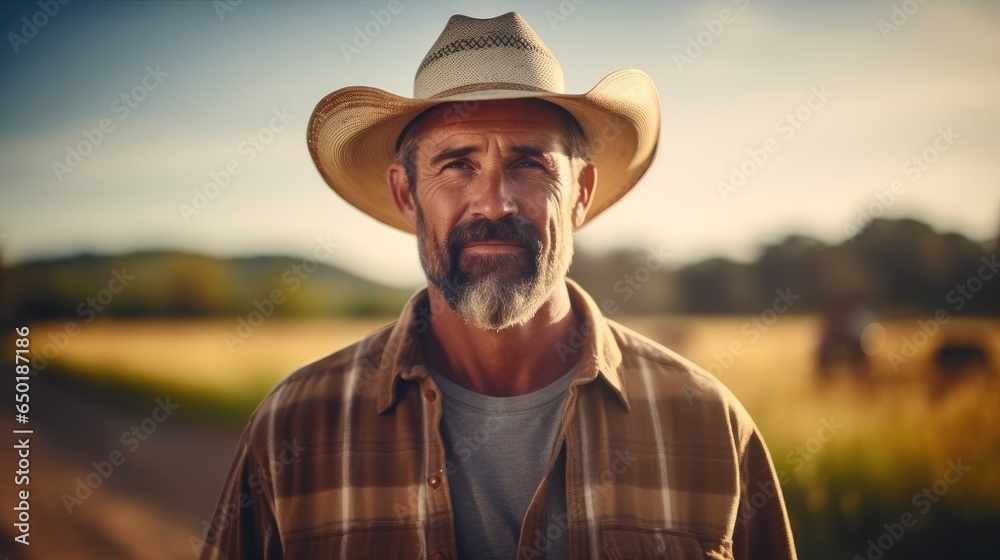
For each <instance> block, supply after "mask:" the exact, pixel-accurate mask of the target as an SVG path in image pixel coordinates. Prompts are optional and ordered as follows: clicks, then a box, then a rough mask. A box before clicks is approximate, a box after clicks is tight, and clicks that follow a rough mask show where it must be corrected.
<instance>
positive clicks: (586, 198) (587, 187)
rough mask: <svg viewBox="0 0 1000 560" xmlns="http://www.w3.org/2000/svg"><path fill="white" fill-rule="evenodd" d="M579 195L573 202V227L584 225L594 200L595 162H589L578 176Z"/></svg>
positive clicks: (595, 183)
mask: <svg viewBox="0 0 1000 560" xmlns="http://www.w3.org/2000/svg"><path fill="white" fill-rule="evenodd" d="M576 182H577V186H578V188H577V197H576V201H574V202H573V227H575V228H577V227H580V226H581V225H583V221H584V219H586V217H587V212H588V211H589V210H590V205H591V204H593V202H594V189H596V188H597V168H595V167H594V164H592V163H588V164H586V165H584V166H583V167H582V168H580V173H578V174H577V177H576Z"/></svg>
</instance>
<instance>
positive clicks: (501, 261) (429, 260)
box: [417, 209, 573, 332]
mask: <svg viewBox="0 0 1000 560" xmlns="http://www.w3.org/2000/svg"><path fill="white" fill-rule="evenodd" d="M425 235H426V233H425V230H424V223H423V213H422V212H421V211H420V210H419V209H418V211H417V245H418V248H419V253H420V264H421V266H422V267H423V269H424V274H425V275H426V277H427V282H428V283H429V284H430V285H432V286H434V287H435V288H436V289H437V290H438V291H439V292H440V293H441V295H442V297H443V298H444V300H445V302H446V303H447V304H448V306H449V307H450V308H451V309H452V311H454V312H455V314H456V315H458V316H459V317H461V318H462V320H463V321H465V323H466V324H468V325H471V326H474V327H477V328H479V329H482V330H490V331H497V332H498V331H501V330H504V329H507V328H510V327H513V326H517V325H522V324H524V323H526V322H527V321H528V320H529V319H531V318H532V317H534V316H535V313H537V312H538V309H539V308H540V307H541V306H542V304H543V303H544V302H545V301H546V300H547V299H548V297H549V294H550V293H551V291H552V288H553V286H555V285H556V283H557V282H558V281H559V279H561V278H562V277H564V276H565V274H566V272H567V270H568V269H569V264H570V261H571V260H572V255H573V245H572V237H570V238H569V239H568V240H567V241H568V244H567V245H565V246H561V248H560V247H556V248H555V251H557V252H558V253H559V254H557V255H555V256H554V258H553V259H552V261H551V262H547V261H546V260H545V258H544V255H543V254H542V250H543V249H542V245H541V243H539V244H538V245H537V246H535V247H528V248H526V249H525V253H524V254H521V255H503V254H501V255H476V256H471V257H463V255H462V254H461V253H462V252H461V251H460V250H459V251H452V250H451V248H450V247H447V246H446V247H443V248H439V249H437V250H434V249H430V250H428V249H426V248H425V245H426V243H425V239H424V237H425ZM567 235H569V236H572V231H570V232H567ZM431 251H434V255H430V254H429V253H430V252H431Z"/></svg>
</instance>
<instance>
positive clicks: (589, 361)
mask: <svg viewBox="0 0 1000 560" xmlns="http://www.w3.org/2000/svg"><path fill="white" fill-rule="evenodd" d="M566 286H567V288H568V289H569V296H570V302H571V304H572V306H573V309H574V310H575V311H576V312H577V313H579V314H580V316H581V317H582V318H583V328H582V329H580V331H581V332H577V333H574V335H573V336H572V337H571V340H570V344H569V345H563V347H561V348H559V351H560V353H564V355H566V356H567V361H569V359H572V358H574V357H578V358H579V359H580V360H581V361H580V367H579V368H577V372H576V379H574V381H573V384H574V385H576V384H583V383H589V382H591V381H593V380H595V379H597V378H598V377H600V378H603V379H604V381H605V383H606V384H607V387H608V389H609V390H611V391H612V392H613V393H614V394H615V395H616V396H617V397H618V399H619V401H620V402H621V404H622V406H624V407H625V409H626V410H629V409H630V407H629V402H628V397H627V396H626V395H625V382H624V379H623V378H622V375H621V369H620V366H621V362H622V353H621V349H620V348H619V346H618V342H617V340H616V339H615V336H614V333H613V332H612V330H611V327H610V326H609V325H608V323H607V321H606V320H605V318H604V316H603V315H602V314H601V310H600V308H599V307H598V306H597V303H596V302H594V300H593V298H591V297H590V295H589V294H588V293H587V292H586V291H584V290H583V288H581V287H580V285H579V284H577V283H576V282H575V281H574V280H572V279H570V278H566ZM430 320H431V316H430V312H429V308H428V296H427V288H422V289H421V290H419V291H418V292H416V293H415V294H413V296H411V297H410V299H409V301H407V303H406V305H405V306H404V307H403V311H402V313H400V316H399V320H398V321H396V324H395V325H394V326H393V328H392V331H391V332H390V333H389V338H388V339H387V340H386V343H385V349H384V351H383V353H382V361H381V363H380V364H379V371H378V375H377V376H376V379H377V380H378V381H377V383H378V412H379V413H380V414H381V413H383V412H385V411H386V410H388V409H389V408H391V407H392V406H393V405H394V404H395V403H396V399H397V396H398V395H397V392H396V386H397V384H398V380H399V379H404V380H411V379H420V378H423V377H424V376H426V375H427V368H426V367H424V354H423V348H422V347H421V344H420V338H419V336H420V335H421V334H422V333H423V332H424V331H425V330H427V328H428V326H429V324H430Z"/></svg>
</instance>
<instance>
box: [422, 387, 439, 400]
mask: <svg viewBox="0 0 1000 560" xmlns="http://www.w3.org/2000/svg"><path fill="white" fill-rule="evenodd" d="M424 396H425V397H427V400H429V401H432V402H433V401H434V399H436V398H437V396H438V395H437V393H435V392H434V390H433V389H427V390H426V391H424Z"/></svg>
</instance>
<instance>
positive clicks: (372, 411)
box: [201, 279, 795, 560]
mask: <svg viewBox="0 0 1000 560" xmlns="http://www.w3.org/2000/svg"><path fill="white" fill-rule="evenodd" d="M567 285H568V288H569V291H570V297H571V301H572V304H573V306H574V309H576V310H577V311H578V312H580V313H581V316H582V317H584V318H585V321H584V323H583V325H584V328H583V329H582V330H581V331H580V332H576V333H574V337H573V339H572V340H571V344H570V345H566V346H564V347H561V348H558V350H559V352H560V353H561V354H562V355H563V356H565V357H566V360H567V369H569V367H570V366H572V365H573V361H575V360H576V359H577V358H579V359H580V360H581V361H580V367H579V368H578V370H577V373H576V377H575V379H574V380H573V382H572V384H571V386H570V389H569V394H568V396H567V401H566V407H565V410H564V413H563V417H562V427H561V430H560V433H559V436H558V439H557V443H556V448H555V449H554V450H539V452H544V453H551V459H550V461H549V469H550V470H551V468H552V465H553V463H555V458H556V456H557V454H558V452H560V451H561V450H563V449H564V450H565V453H566V462H565V465H566V467H565V468H566V472H565V480H566V506H567V517H566V520H565V524H562V525H551V524H549V525H546V523H545V502H546V500H545V498H546V493H547V485H548V479H549V477H548V475H547V476H546V477H545V479H544V480H543V481H542V483H541V485H540V486H539V488H538V490H537V491H536V492H535V494H534V498H533V500H532V502H531V504H530V506H529V508H528V511H527V514H526V515H525V518H524V521H523V525H522V530H521V537H520V543H519V548H518V551H519V553H518V558H519V560H523V559H531V558H544V556H545V550H546V548H547V545H548V542H550V541H549V539H554V538H558V536H559V535H558V532H559V531H568V541H569V551H570V557H571V558H573V559H595V560H596V559H598V558H671V559H681V558H685V559H686V558H718V559H729V558H738V559H760V560H765V559H766V560H783V559H793V558H795V550H794V545H793V542H792V534H791V528H790V526H789V522H788V516H787V513H786V511H785V505H784V501H783V499H782V495H781V487H780V484H779V482H778V479H777V475H776V472H775V469H774V465H773V463H772V461H771V458H770V456H769V454H768V451H767V448H766V446H765V445H764V441H763V439H762V438H761V434H760V432H759V431H758V429H757V427H756V426H755V425H754V423H753V421H752V420H751V419H750V417H749V415H748V414H747V412H746V411H745V410H744V409H743V407H742V406H741V405H740V403H739V402H737V400H736V398H735V397H734V396H733V395H732V394H731V393H730V392H729V390H728V389H726V388H725V387H724V386H723V385H722V384H721V383H720V382H719V381H718V380H717V379H715V378H714V377H712V376H711V375H710V374H708V373H706V372H705V371H703V370H702V369H700V368H698V367H697V366H695V365H693V364H692V363H690V362H688V361H687V360H685V359H684V358H682V357H680V356H678V355H677V354H675V353H674V352H672V351H670V350H668V349H666V348H664V347H662V346H660V345H658V344H656V343H655V342H652V341H650V340H649V339H647V338H645V337H643V336H641V335H639V334H637V333H635V332H633V331H631V330H629V329H627V328H625V327H623V326H621V325H619V324H617V323H615V322H614V321H611V320H609V319H606V318H605V317H603V316H602V315H601V312H600V309H599V308H598V306H597V304H596V303H595V302H594V301H593V299H592V298H591V297H590V296H589V295H588V294H587V293H586V292H584V291H583V289H582V288H580V287H579V285H577V284H576V283H575V282H573V281H572V280H569V279H567ZM426 306H427V295H426V289H424V290H421V291H420V292H418V293H416V294H415V295H414V296H413V297H412V298H411V299H410V301H409V303H408V304H407V305H406V307H405V308H404V310H403V312H402V314H401V316H400V319H399V320H398V321H397V322H395V323H393V324H391V325H389V326H386V327H384V328H382V329H380V330H377V331H375V332H374V333H372V334H370V335H368V336H367V337H365V338H364V339H362V340H361V341H359V342H357V343H355V344H353V345H351V346H348V347H347V348H344V349H342V350H340V351H337V352H335V353H333V354H331V355H330V356H327V357H326V358H323V359H321V360H319V361H316V362H314V363H312V364H310V365H307V366H305V367H303V368H301V369H300V370H298V371H296V372H295V373H293V374H291V375H289V376H288V377H286V378H285V379H284V380H282V381H281V382H280V383H278V385H277V386H276V387H275V388H274V389H273V390H272V392H271V393H270V394H269V395H268V396H267V397H266V398H265V399H264V401H263V402H262V403H261V405H260V406H259V407H258V408H257V410H256V411H255V412H254V414H253V416H252V417H251V419H250V421H249V423H248V425H247V428H246V430H245V432H244V434H243V437H242V440H241V441H240V443H239V447H238V449H237V451H236V455H235V459H234V462H233V465H232V468H231V470H230V473H229V477H228V480H227V481H226V483H225V485H224V487H223V490H222V495H221V498H220V500H219V505H218V507H217V509H216V512H215V516H214V519H213V521H212V523H211V525H210V526H209V527H208V528H207V529H206V531H205V533H204V534H203V535H202V537H203V541H204V546H203V547H202V554H201V557H202V559H204V560H210V559H237V558H240V559H244V558H247V559H248V558H262V559H270V560H274V559H278V558H295V559H304V558H310V559H311V558H346V559H352V560H353V559H359V558H373V559H385V558H415V559H416V558H425V559H431V560H442V559H451V560H454V559H455V558H456V552H455V529H454V521H453V518H454V513H453V509H452V505H451V503H452V501H451V495H450V490H449V486H448V476H447V465H446V459H445V449H444V443H443V441H442V437H441V433H440V431H439V428H438V426H439V424H440V420H441V396H440V392H439V389H438V388H437V386H436V385H435V384H434V382H433V380H432V379H431V377H430V376H429V375H428V373H427V369H426V368H425V366H424V358H423V354H422V349H421V344H420V340H419V338H418V335H419V333H421V332H423V330H425V329H426V328H427V325H428V321H430V320H431V319H430V317H431V315H430V313H429V311H428V310H427V307H426Z"/></svg>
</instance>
